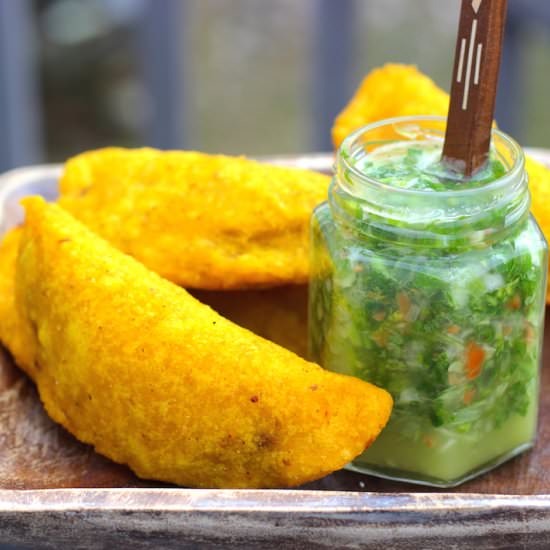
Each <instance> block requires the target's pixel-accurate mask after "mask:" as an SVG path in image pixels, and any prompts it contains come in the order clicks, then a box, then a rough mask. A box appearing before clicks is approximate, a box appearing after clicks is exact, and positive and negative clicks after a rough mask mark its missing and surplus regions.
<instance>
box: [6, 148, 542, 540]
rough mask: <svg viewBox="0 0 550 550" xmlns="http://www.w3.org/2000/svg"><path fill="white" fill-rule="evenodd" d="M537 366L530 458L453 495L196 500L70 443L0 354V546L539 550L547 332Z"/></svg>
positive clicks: (411, 490)
mask: <svg viewBox="0 0 550 550" xmlns="http://www.w3.org/2000/svg"><path fill="white" fill-rule="evenodd" d="M306 160H307V159H306ZM306 160H304V159H302V160H300V163H301V164H302V165H305V166H307V162H306ZM311 163H312V164H315V163H316V164H315V166H316V167H320V168H322V167H323V166H325V167H326V166H330V163H331V160H330V158H328V157H314V158H313V159H312V160H311ZM265 292H268V291H265ZM278 292H281V291H278ZM285 292H286V291H285ZM289 292H290V294H289V296H294V292H295V291H294V290H292V291H289ZM202 298H203V299H205V298H206V296H203V297H202ZM280 298H281V297H280V296H274V297H270V296H269V295H267V296H265V299H266V300H268V301H270V300H273V299H275V300H276V301H279V302H280V301H281V300H280ZM208 299H211V301H212V303H213V304H214V303H215V302H216V303H215V305H216V306H219V307H220V308H221V307H224V308H227V311H228V312H230V310H231V309H232V308H233V304H232V303H225V302H224V303H223V304H218V303H217V301H218V300H219V297H216V296H212V297H210V298H208ZM301 303H302V304H304V303H305V302H304V301H303V300H302V301H301ZM302 307H303V306H302ZM266 330H267V329H266ZM544 365H545V366H544V367H543V371H542V388H541V412H540V422H539V438H538V443H537V445H536V447H535V449H534V450H533V451H531V452H529V453H526V454H524V455H523V456H521V457H518V458H516V459H513V460H512V461H510V462H508V463H507V464H504V465H503V466H501V467H500V468H498V469H496V470H494V471H493V472H491V473H490V474H487V475H485V476H483V477H481V478H479V479H477V480H473V481H471V482H469V483H467V484H465V485H463V486H461V487H459V488H457V489H454V490H452V492H449V493H442V492H440V491H437V490H434V489H430V488H426V487H421V486H415V485H407V484H403V483H396V482H389V481H384V480H380V479H376V478H374V477H368V476H362V475H360V474H356V473H353V472H348V471H341V472H337V473H335V474H332V475H330V476H328V477H326V478H324V479H322V480H320V481H317V482H315V483H311V484H308V485H307V486H305V487H302V488H300V489H299V490H296V491H288V490H285V491H216V490H212V491H198V490H192V489H179V488H173V487H170V486H168V485H163V484H159V483H156V482H153V481H144V480H139V479H137V478H136V477H135V476H134V475H133V474H132V473H131V472H130V471H129V470H128V469H127V468H126V467H124V466H121V465H117V464H114V463H112V462H110V461H109V460H107V459H104V458H103V457H100V456H99V455H97V454H96V453H95V452H94V451H93V450H92V449H91V448H90V447H88V446H85V445H83V444H81V443H79V442H78V441H76V440H75V439H74V438H73V437H72V436H71V435H70V434H68V433H66V432H65V431H64V430H63V429H62V428H60V427H59V426H57V425H56V424H54V423H53V422H51V421H50V420H49V418H48V417H47V415H46V414H45V412H44V410H43V408H42V405H41V403H40V401H39V399H38V396H37V394H36V390H35V388H34V386H33V384H32V383H31V382H30V381H29V380H28V378H27V377H26V376H25V375H24V374H23V373H22V372H21V371H20V370H19V369H17V368H16V367H15V366H14V365H13V362H12V361H11V359H10V358H9V356H8V354H7V353H6V352H5V351H4V350H1V349H0V548H1V545H2V544H3V543H4V544H9V543H12V544H13V543H18V544H27V545H31V544H33V545H35V547H37V548H42V547H44V548H46V547H49V548H75V549H76V548H114V547H124V548H126V547H131V548H136V549H139V548H151V547H154V548H250V549H253V548H260V547H261V548H271V547H273V548H275V547H278V546H279V547H280V546H282V547H284V548H300V549H302V548H359V547H361V548H380V547H381V545H382V544H383V545H384V546H388V548H396V549H401V548H411V547H414V546H417V547H419V548H423V549H431V548H434V549H435V548H437V549H439V548H440V547H441V546H442V545H444V546H445V547H447V548H472V547H474V546H479V547H480V548H491V549H492V548H510V549H516V548H524V547H529V548H534V549H537V548H541V549H542V548H548V547H549V543H548V540H549V537H550V327H547V330H546V333H545V355H544ZM44 489H46V490H44ZM511 495H516V496H511ZM382 541H385V542H384V543H382Z"/></svg>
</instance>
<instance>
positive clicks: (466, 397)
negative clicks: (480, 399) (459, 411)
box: [464, 388, 476, 405]
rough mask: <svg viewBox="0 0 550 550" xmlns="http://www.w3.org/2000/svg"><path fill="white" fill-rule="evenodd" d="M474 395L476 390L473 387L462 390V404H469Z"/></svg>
mask: <svg viewBox="0 0 550 550" xmlns="http://www.w3.org/2000/svg"><path fill="white" fill-rule="evenodd" d="M475 396H476V390H475V388H470V389H469V390H466V391H465V392H464V404H465V405H469V404H470V403H471V402H472V401H473V400H474V397H475Z"/></svg>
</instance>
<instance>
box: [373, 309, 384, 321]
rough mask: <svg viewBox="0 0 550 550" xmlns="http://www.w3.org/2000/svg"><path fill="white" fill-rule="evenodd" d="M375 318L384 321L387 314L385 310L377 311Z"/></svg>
mask: <svg viewBox="0 0 550 550" xmlns="http://www.w3.org/2000/svg"><path fill="white" fill-rule="evenodd" d="M373 318H374V320H375V321H383V320H384V319H385V318H386V314H385V313H384V312H383V311H377V312H376V313H375V314H374V315H373Z"/></svg>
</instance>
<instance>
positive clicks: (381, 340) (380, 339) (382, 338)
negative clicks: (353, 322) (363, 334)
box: [372, 331, 388, 348]
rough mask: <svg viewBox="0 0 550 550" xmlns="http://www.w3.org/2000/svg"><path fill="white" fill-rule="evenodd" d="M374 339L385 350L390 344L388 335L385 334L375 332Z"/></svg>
mask: <svg viewBox="0 0 550 550" xmlns="http://www.w3.org/2000/svg"><path fill="white" fill-rule="evenodd" d="M372 339H373V340H374V341H375V342H376V343H377V344H378V345H379V346H380V347H381V348H385V347H386V344H387V343H388V335H387V333H385V332H379V331H377V332H375V333H374V334H373V335H372Z"/></svg>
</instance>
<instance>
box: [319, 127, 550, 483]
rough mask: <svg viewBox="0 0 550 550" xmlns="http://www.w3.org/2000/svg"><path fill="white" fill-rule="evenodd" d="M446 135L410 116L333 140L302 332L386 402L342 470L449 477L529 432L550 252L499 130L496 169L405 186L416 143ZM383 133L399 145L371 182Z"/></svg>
mask: <svg viewBox="0 0 550 550" xmlns="http://www.w3.org/2000/svg"><path fill="white" fill-rule="evenodd" d="M444 132H445V120H444V119H442V118H439V117H406V118H399V119H392V120H387V121H383V122H380V123H377V124H373V125H370V126H367V127H365V128H363V129H361V130H359V131H357V132H355V133H354V134H352V135H350V136H349V137H348V138H347V139H346V140H345V141H344V142H343V144H342V146H341V148H340V150H339V151H338V155H337V161H336V168H335V177H334V179H333V181H332V184H331V186H330V190H329V199H328V202H325V203H323V204H321V205H320V206H319V207H318V208H317V209H316V210H315V212H314V214H313V217H312V245H311V254H312V258H311V259H312V280H311V284H310V304H309V324H310V329H309V331H310V352H311V355H312V357H313V359H314V360H316V361H317V362H319V363H320V364H321V365H323V366H324V367H325V368H327V369H329V370H332V371H336V372H340V373H344V374H349V375H353V376H357V377H359V378H362V379H364V380H367V381H369V382H371V383H373V384H376V385H378V386H381V387H383V388H386V389H387V390H388V391H389V392H390V393H391V394H392V396H393V399H394V409H393V412H392V416H391V419H390V422H389V423H388V426H387V427H386V428H385V429H384V430H383V432H382V434H381V435H380V436H379V438H378V439H377V440H376V441H375V442H374V444H373V445H372V446H371V447H370V448H369V449H367V450H366V451H365V452H364V453H363V454H362V455H361V456H360V457H359V458H357V459H356V460H355V461H354V462H353V463H352V464H351V465H350V466H349V467H350V468H351V469H353V470H356V471H360V472H364V473H369V474H374V475H377V476H379V477H386V478H389V479H397V480H403V481H412V482H416V483H422V484H427V485H433V486H439V487H451V486H454V485H458V484H459V483H462V482H464V481H466V480H468V479H471V478H472V477H475V476H477V475H479V474H481V473H483V472H486V471H487V470H489V469H491V468H493V467H495V466H497V465H498V464H501V463H502V462H504V461H505V460H507V459H509V458H511V457H512V456H515V455H517V454H518V453H520V452H522V451H524V450H526V449H528V448H530V447H532V445H533V444H534V440H535V435H536V426H537V408H538V388H539V371H540V361H541V346H542V336H543V322H544V309H545V288H546V271H547V265H548V258H547V244H546V241H545V239H544V236H543V234H542V232H541V231H540V229H539V227H538V225H537V223H536V222H535V220H534V218H533V217H532V216H531V215H530V214H529V207H530V196H529V190H528V183H527V174H526V172H525V165H524V155H523V152H522V150H521V149H520V147H519V146H518V145H517V144H516V143H515V142H514V141H513V140H512V139H511V138H509V137H508V136H506V135H505V134H503V133H501V132H499V131H497V130H495V131H494V132H493V139H492V155H493V156H494V158H496V159H498V161H500V163H501V166H502V167H503V170H502V172H501V175H499V176H498V177H497V178H496V179H494V180H493V181H488V182H484V183H483V184H479V185H473V184H472V183H471V182H470V183H468V182H467V181H463V182H458V183H456V182H455V183H456V184H455V185H450V186H447V187H446V188H445V189H444V190H436V189H411V188H403V187H401V186H399V181H398V180H399V175H398V174H400V173H405V172H406V164H407V162H408V160H407V159H408V157H409V156H410V155H411V151H413V150H416V149H415V148H416V147H417V146H418V144H425V143H429V144H431V145H433V144H434V143H435V142H437V143H438V144H439V145H438V146H441V145H442V142H443V137H444ZM388 145H395V146H396V147H397V148H398V149H400V150H401V151H403V155H404V157H405V158H402V159H400V160H399V162H398V163H397V165H396V166H395V170H394V171H393V173H394V177H395V181H393V182H392V181H388V179H387V178H386V179H385V180H384V182H381V181H380V180H375V179H372V178H371V177H369V176H367V175H366V174H365V172H364V171H362V170H361V168H360V167H361V166H367V165H366V164H365V162H368V161H369V158H371V157H372V156H373V154H374V152H375V151H376V150H377V149H379V148H380V147H386V146H388ZM402 145H404V146H406V147H402ZM409 145H410V149H411V151H408V150H407V148H408V146H409ZM398 149H396V150H398ZM405 151H406V154H405ZM373 158H374V157H373ZM409 160H410V159H409ZM390 172H391V171H390ZM390 179H391V178H390ZM394 183H396V184H397V185H394ZM342 399H345V396H344V395H343V396H342ZM366 406H368V404H366Z"/></svg>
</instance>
